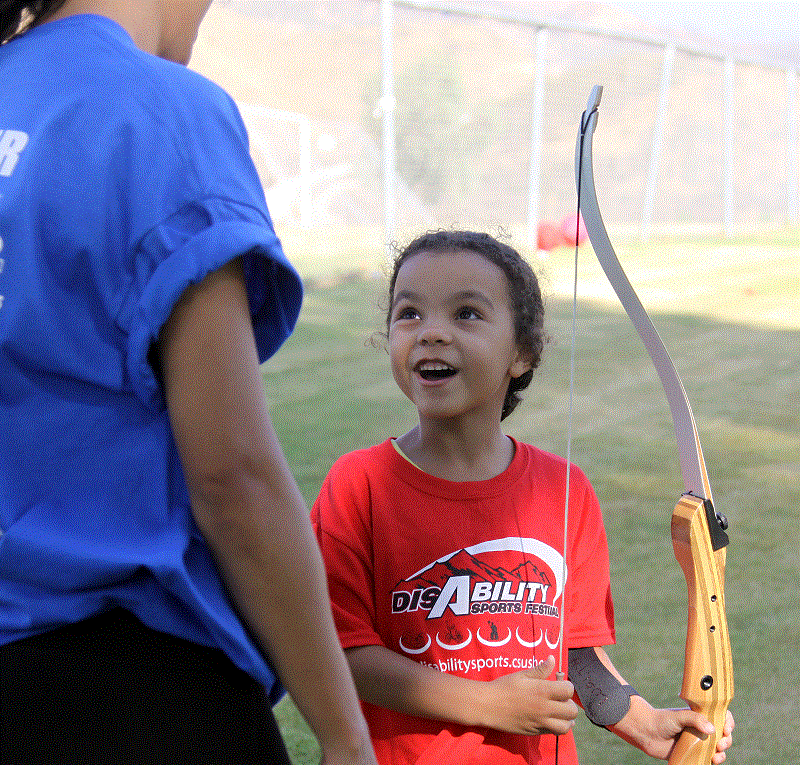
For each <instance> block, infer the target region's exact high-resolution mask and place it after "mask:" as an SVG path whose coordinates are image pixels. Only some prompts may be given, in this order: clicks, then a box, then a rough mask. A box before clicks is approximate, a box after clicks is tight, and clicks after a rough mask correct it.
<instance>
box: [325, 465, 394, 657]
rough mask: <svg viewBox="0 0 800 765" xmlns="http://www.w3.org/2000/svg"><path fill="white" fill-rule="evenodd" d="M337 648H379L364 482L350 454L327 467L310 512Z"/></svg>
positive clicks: (369, 520) (361, 470)
mask: <svg viewBox="0 0 800 765" xmlns="http://www.w3.org/2000/svg"><path fill="white" fill-rule="evenodd" d="M311 522H312V524H313V526H314V531H315V532H316V535H317V542H318V543H319V547H320V550H321V551H322V558H323V561H324V562H325V567H326V569H327V574H328V589H329V594H330V599H331V607H332V610H333V618H334V621H335V623H336V629H337V630H338V632H339V640H340V641H341V643H342V646H343V647H344V648H345V649H347V648H356V647H358V646H363V645H383V641H382V640H381V638H380V636H379V635H378V633H377V632H376V631H375V628H374V625H375V623H376V619H375V596H374V584H373V582H374V571H373V561H374V552H373V544H372V529H371V515H370V503H369V482H368V480H367V478H366V476H365V474H364V471H363V468H362V467H361V466H360V464H359V460H358V459H357V458H356V456H355V455H353V454H346V455H345V456H344V457H341V458H340V459H339V460H338V461H337V462H336V463H335V464H334V466H333V467H332V468H331V471H330V473H329V474H328V476H327V477H326V479H325V482H324V483H323V485H322V489H321V491H320V493H319V497H318V498H317V501H316V502H315V503H314V507H313V508H312V510H311Z"/></svg>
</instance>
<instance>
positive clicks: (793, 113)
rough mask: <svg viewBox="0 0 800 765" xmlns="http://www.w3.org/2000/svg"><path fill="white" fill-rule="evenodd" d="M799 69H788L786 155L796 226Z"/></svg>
mask: <svg viewBox="0 0 800 765" xmlns="http://www.w3.org/2000/svg"><path fill="white" fill-rule="evenodd" d="M798 95H800V94H799V93H798V91H797V69H791V68H789V69H787V70H786V107H787V110H786V122H787V131H786V132H787V136H786V138H787V141H786V143H787V157H786V173H787V177H786V205H787V219H788V221H789V224H790V225H792V226H796V225H797V224H798V222H800V201H799V200H800V158H799V157H798V152H799V151H800V146H798V141H800V136H798V116H797V101H798Z"/></svg>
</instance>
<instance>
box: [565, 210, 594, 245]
mask: <svg viewBox="0 0 800 765" xmlns="http://www.w3.org/2000/svg"><path fill="white" fill-rule="evenodd" d="M579 217H580V223H578V219H579ZM559 228H560V232H561V236H563V237H564V241H565V242H566V243H567V244H569V245H570V246H572V247H574V246H575V245H576V244H583V243H584V242H585V241H586V237H587V236H588V234H587V232H586V225H585V224H584V222H583V216H582V215H580V216H579V215H578V214H577V213H572V215H567V217H566V218H564V220H562V221H561V226H560V227H559ZM576 234H577V240H578V241H577V242H576V241H575V238H576V237H575V235H576Z"/></svg>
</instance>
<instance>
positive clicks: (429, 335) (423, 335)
mask: <svg viewBox="0 0 800 765" xmlns="http://www.w3.org/2000/svg"><path fill="white" fill-rule="evenodd" d="M452 339H453V337H452V335H451V333H450V331H449V330H448V328H447V326H446V325H445V323H444V322H443V321H441V320H440V319H436V318H431V319H428V321H426V322H425V324H424V325H423V326H422V328H421V329H420V333H419V336H418V341H419V343H420V344H421V345H436V344H447V343H450V342H452Z"/></svg>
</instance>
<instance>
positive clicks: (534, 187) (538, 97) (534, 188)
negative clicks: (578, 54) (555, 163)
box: [528, 27, 548, 248]
mask: <svg viewBox="0 0 800 765" xmlns="http://www.w3.org/2000/svg"><path fill="white" fill-rule="evenodd" d="M547 38H548V30H547V27H539V28H538V29H537V30H536V59H535V64H534V66H535V72H534V80H533V83H534V84H533V118H532V122H531V161H530V170H529V175H528V246H529V247H531V248H533V247H535V246H536V242H537V238H538V230H539V205H540V202H539V196H540V195H539V184H540V176H541V171H542V123H543V112H544V107H543V103H544V73H545V69H546V57H547Z"/></svg>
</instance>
